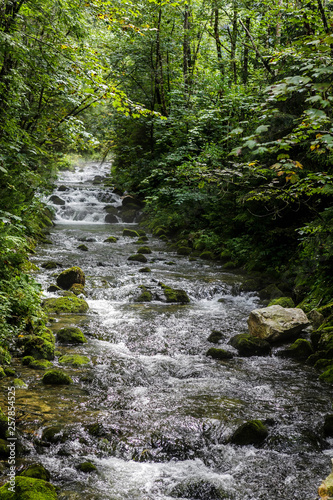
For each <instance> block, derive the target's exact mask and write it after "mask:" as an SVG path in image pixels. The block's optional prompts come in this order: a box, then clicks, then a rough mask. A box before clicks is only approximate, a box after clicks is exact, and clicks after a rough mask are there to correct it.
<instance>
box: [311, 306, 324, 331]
mask: <svg viewBox="0 0 333 500" xmlns="http://www.w3.org/2000/svg"><path fill="white" fill-rule="evenodd" d="M307 317H308V319H309V321H310V322H311V325H312V327H313V328H314V329H315V330H316V329H317V328H319V327H320V326H321V325H322V324H323V323H324V322H325V317H324V315H323V314H321V313H320V312H319V311H317V309H312V310H311V311H309V312H308V313H307Z"/></svg>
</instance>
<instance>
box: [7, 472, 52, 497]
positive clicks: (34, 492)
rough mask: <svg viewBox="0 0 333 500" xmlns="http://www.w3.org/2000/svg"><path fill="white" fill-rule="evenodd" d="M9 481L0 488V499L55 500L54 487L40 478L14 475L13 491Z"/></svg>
mask: <svg viewBox="0 0 333 500" xmlns="http://www.w3.org/2000/svg"><path fill="white" fill-rule="evenodd" d="M9 488H11V483H9V482H8V483H6V484H5V485H4V486H2V488H0V498H1V500H57V498H58V495H57V492H56V489H55V487H54V486H53V485H52V484H50V483H49V482H47V481H43V480H42V479H35V478H32V477H22V476H16V478H15V487H14V492H13V491H11V490H10V489H9Z"/></svg>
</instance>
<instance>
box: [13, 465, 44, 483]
mask: <svg viewBox="0 0 333 500" xmlns="http://www.w3.org/2000/svg"><path fill="white" fill-rule="evenodd" d="M20 477H33V478H34V479H42V480H43V481H49V480H50V478H51V474H50V472H49V471H48V470H47V469H45V467H44V466H43V465H41V464H31V465H29V466H28V467H27V468H26V469H24V471H23V472H21V474H20Z"/></svg>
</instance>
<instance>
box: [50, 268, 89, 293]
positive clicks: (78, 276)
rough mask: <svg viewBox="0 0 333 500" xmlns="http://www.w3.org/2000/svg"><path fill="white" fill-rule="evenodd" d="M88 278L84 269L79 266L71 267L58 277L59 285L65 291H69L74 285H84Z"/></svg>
mask: <svg viewBox="0 0 333 500" xmlns="http://www.w3.org/2000/svg"><path fill="white" fill-rule="evenodd" d="M85 282H86V278H85V275H84V272H83V271H82V269H81V268H80V267H78V266H74V267H70V268H69V269H65V270H64V271H62V273H60V274H59V276H58V277H57V285H58V286H60V288H62V289H63V290H69V289H70V287H71V286H72V285H74V283H79V284H80V285H84V284H85Z"/></svg>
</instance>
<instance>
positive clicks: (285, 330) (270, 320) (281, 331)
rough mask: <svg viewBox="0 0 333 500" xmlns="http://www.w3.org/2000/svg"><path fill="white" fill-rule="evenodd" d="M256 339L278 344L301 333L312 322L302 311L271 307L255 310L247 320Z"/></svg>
mask: <svg viewBox="0 0 333 500" xmlns="http://www.w3.org/2000/svg"><path fill="white" fill-rule="evenodd" d="M247 323H248V326H249V332H250V334H251V335H253V336H254V337H259V338H260V339H264V340H267V341H268V342H277V341H281V340H284V339H288V338H289V337H292V336H294V335H297V334H298V333H300V332H301V331H302V330H304V328H306V327H307V326H308V325H309V324H310V322H309V320H308V318H307V316H306V314H305V313H304V311H302V309H297V308H285V307H281V306H270V307H264V308H262V309H254V310H253V311H252V312H251V313H250V316H249V319H248V320H247Z"/></svg>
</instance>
